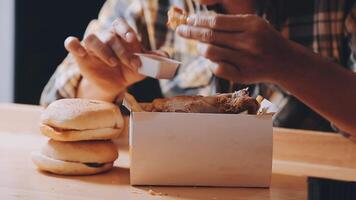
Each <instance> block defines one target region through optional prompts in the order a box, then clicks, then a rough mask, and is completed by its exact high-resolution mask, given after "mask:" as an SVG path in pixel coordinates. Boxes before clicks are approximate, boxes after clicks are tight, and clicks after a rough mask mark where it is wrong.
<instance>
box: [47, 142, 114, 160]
mask: <svg viewBox="0 0 356 200" xmlns="http://www.w3.org/2000/svg"><path fill="white" fill-rule="evenodd" d="M41 153H42V154H43V155H45V156H47V157H50V158H53V159H56V160H64V161H70V162H80V163H109V162H114V161H115V160H116V159H117V157H118V149H117V147H116V146H115V144H114V143H113V142H112V141H111V140H106V141H80V142H59V141H55V140H49V141H48V142H47V143H46V144H45V145H44V146H43V147H42V149H41Z"/></svg>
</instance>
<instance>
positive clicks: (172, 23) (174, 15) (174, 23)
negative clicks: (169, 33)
mask: <svg viewBox="0 0 356 200" xmlns="http://www.w3.org/2000/svg"><path fill="white" fill-rule="evenodd" d="M187 19H188V13H187V12H186V11H184V10H182V9H180V8H178V7H176V6H172V7H171V8H170V9H169V11H168V22H167V26H168V27H169V28H170V29H172V30H176V28H177V27H178V26H179V25H181V24H187Z"/></svg>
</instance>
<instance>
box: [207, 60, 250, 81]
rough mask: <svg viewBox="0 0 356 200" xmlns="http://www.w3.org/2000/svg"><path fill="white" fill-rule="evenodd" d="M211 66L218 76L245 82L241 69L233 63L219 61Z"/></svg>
mask: <svg viewBox="0 0 356 200" xmlns="http://www.w3.org/2000/svg"><path fill="white" fill-rule="evenodd" d="M210 68H211V70H212V72H213V73H214V74H215V75H216V76H217V77H220V78H224V79H226V80H229V81H233V82H239V83H243V82H244V81H243V79H242V77H241V73H240V71H239V69H238V68H237V67H235V66H233V65H231V64H228V63H225V62H218V63H214V65H212V66H210Z"/></svg>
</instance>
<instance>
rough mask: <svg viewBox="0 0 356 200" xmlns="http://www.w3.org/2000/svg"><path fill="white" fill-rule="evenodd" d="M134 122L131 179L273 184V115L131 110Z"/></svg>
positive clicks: (180, 183)
mask: <svg viewBox="0 0 356 200" xmlns="http://www.w3.org/2000/svg"><path fill="white" fill-rule="evenodd" d="M124 104H125V106H126V107H128V108H129V110H130V106H131V105H127V104H128V103H127V102H126V103H125V102H124ZM129 124H130V125H129V126H130V127H129V134H130V136H129V144H130V160H131V168H130V181H131V185H162V186H218V187H219V186H223V187H269V185H270V180H271V172H272V115H269V114H265V115H247V114H202V113H159V112H131V115H130V123H129Z"/></svg>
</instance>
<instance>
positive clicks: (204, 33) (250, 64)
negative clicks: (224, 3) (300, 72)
mask: <svg viewBox="0 0 356 200" xmlns="http://www.w3.org/2000/svg"><path fill="white" fill-rule="evenodd" d="M177 32H178V34H179V35H181V36H182V37H185V38H189V39H194V40H198V41H200V42H201V43H200V45H199V51H200V53H201V54H202V55H203V56H205V57H206V58H208V59H210V60H212V61H213V62H215V63H217V65H216V67H215V68H214V69H212V70H213V72H214V74H216V75H217V76H219V77H222V78H226V79H228V80H231V81H234V82H239V83H256V82H272V83H275V82H278V80H279V79H280V78H283V77H284V76H283V75H284V74H285V73H287V70H292V69H286V67H284V66H285V65H287V63H289V62H293V61H292V59H293V58H294V57H295V56H294V57H293V55H292V54H293V49H295V48H298V47H296V46H295V44H294V43H292V42H290V41H288V40H287V39H285V38H283V37H282V35H281V34H280V33H279V32H277V31H276V30H275V29H274V28H273V27H272V26H271V25H270V24H269V23H268V22H267V21H265V20H264V19H262V18H260V17H258V16H256V15H194V16H190V17H189V18H188V25H181V26H179V27H178V28H177Z"/></svg>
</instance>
